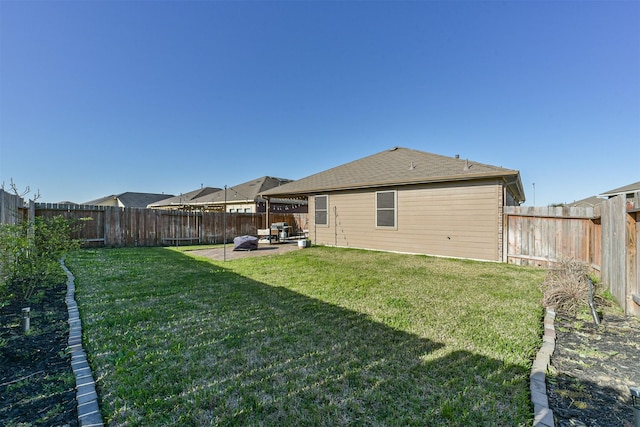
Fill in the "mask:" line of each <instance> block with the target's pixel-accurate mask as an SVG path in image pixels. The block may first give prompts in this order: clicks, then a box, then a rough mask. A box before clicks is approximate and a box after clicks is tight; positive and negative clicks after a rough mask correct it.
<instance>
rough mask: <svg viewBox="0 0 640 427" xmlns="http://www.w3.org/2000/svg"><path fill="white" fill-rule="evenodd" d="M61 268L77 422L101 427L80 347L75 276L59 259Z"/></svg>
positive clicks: (94, 387) (80, 338)
mask: <svg viewBox="0 0 640 427" xmlns="http://www.w3.org/2000/svg"><path fill="white" fill-rule="evenodd" d="M60 265H62V269H63V270H64V272H65V273H66V274H67V295H66V297H65V302H66V303H67V310H68V312H69V351H70V352H71V369H72V370H73V374H74V375H75V377H76V402H77V404H78V423H79V425H80V427H103V426H104V423H103V422H102V415H101V414H100V407H99V406H98V393H96V383H95V382H94V380H93V375H92V374H91V367H90V366H89V362H88V360H87V354H86V353H85V351H84V349H83V348H82V322H81V321H80V312H79V311H78V303H76V299H75V294H76V285H75V282H74V280H75V278H74V277H73V274H71V271H69V269H68V268H67V266H66V265H64V259H62V260H60Z"/></svg>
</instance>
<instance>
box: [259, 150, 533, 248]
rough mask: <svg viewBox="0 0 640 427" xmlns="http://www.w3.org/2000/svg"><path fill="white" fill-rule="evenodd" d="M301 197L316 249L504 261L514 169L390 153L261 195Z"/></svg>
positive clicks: (517, 183) (516, 190) (516, 178)
mask: <svg viewBox="0 0 640 427" xmlns="http://www.w3.org/2000/svg"><path fill="white" fill-rule="evenodd" d="M262 196H263V197H265V198H267V199H269V200H270V199H272V198H300V197H301V198H306V199H308V203H309V213H310V215H309V237H310V238H311V240H312V241H313V242H314V243H315V244H322V245H331V246H338V247H351V248H363V249H373V250H383V251H393V252H404V253H418V254H429V255H438V256H447V257H460V258H472V259H481V260H491V261H501V260H502V254H503V249H502V248H503V242H502V229H503V224H502V221H503V207H504V206H507V205H519V204H520V203H522V202H524V200H525V196H524V189H523V187H522V182H521V180H520V173H519V172H518V171H517V170H512V169H504V168H501V167H496V166H491V165H486V164H482V163H478V162H473V161H469V160H464V159H461V158H459V156H455V157H446V156H441V155H437V154H431V153H426V152H422V151H417V150H412V149H408V148H402V147H395V148H392V149H390V150H386V151H382V152H380V153H377V154H373V155H371V156H368V157H365V158H362V159H359V160H355V161H353V162H350V163H347V164H344V165H341V166H337V167H335V168H332V169H329V170H326V171H324V172H320V173H317V174H315V175H311V176H308V177H306V178H302V179H300V180H297V181H293V182H290V183H288V184H284V185H282V186H280V187H277V188H273V189H271V190H268V191H265V192H263V193H262Z"/></svg>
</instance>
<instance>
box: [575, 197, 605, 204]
mask: <svg viewBox="0 0 640 427" xmlns="http://www.w3.org/2000/svg"><path fill="white" fill-rule="evenodd" d="M602 202H604V199H603V198H600V197H597V196H591V197H587V198H586V199H581V200H576V201H575V202H573V203H569V204H568V206H571V207H585V206H587V207H592V206H598V205H599V204H601V203H602Z"/></svg>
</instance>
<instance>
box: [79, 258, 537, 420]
mask: <svg viewBox="0 0 640 427" xmlns="http://www.w3.org/2000/svg"><path fill="white" fill-rule="evenodd" d="M67 265H68V266H69V267H70V269H71V271H72V272H73V274H74V275H75V276H76V287H77V299H78V303H79V305H80V312H81V317H82V321H83V328H84V340H85V349H86V350H87V352H88V357H89V360H90V363H91V366H92V368H93V370H94V376H95V377H96V378H97V387H98V392H99V394H100V399H101V401H100V404H101V408H102V413H103V417H104V418H105V421H106V422H107V423H108V424H109V425H112V426H115V425H150V426H159V425H176V426H178V425H179V426H190V425H194V426H196V425H198V426H200V425H238V426H240V425H243V426H244V425H252V426H257V425H277V426H304V425H308V426H340V425H367V426H372V425H379V426H383V425H386V426H400V425H403V426H405V425H416V426H425V425H438V426H439V425H460V426H469V425H509V426H514V425H531V422H532V420H533V415H532V408H531V406H530V398H529V373H530V368H531V360H532V359H533V357H534V356H535V353H536V351H537V349H538V348H539V345H540V344H541V333H542V324H541V318H542V315H543V311H542V308H541V306H540V299H541V295H540V293H539V291H538V289H537V286H538V284H539V283H540V282H541V281H542V280H543V278H544V274H545V272H544V271H543V270H538V269H532V268H523V267H515V266H510V265H505V264H496V263H483V262H475V261H464V260H452V259H442V258H432V257H425V256H412V255H400V254H391V253H382V252H368V251H359V250H346V249H336V248H324V247H312V248H308V249H304V250H298V251H293V252H290V253H287V254H283V255H277V256H267V257H255V258H246V259H240V260H233V261H227V262H226V263H225V262H220V261H211V260H206V259H202V258H194V257H192V256H190V255H189V253H188V252H184V251H179V250H176V249H168V248H144V249H97V250H96V249H93V250H82V251H78V252H77V253H75V254H73V256H69V257H67Z"/></svg>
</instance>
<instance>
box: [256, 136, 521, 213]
mask: <svg viewBox="0 0 640 427" xmlns="http://www.w3.org/2000/svg"><path fill="white" fill-rule="evenodd" d="M493 177H495V178H503V179H504V180H505V182H506V183H507V186H509V188H510V190H511V193H512V194H513V196H514V197H515V198H516V199H517V200H518V202H520V203H521V202H523V201H524V199H525V196H524V189H523V187H522V182H521V180H520V173H519V172H518V171H517V170H512V169H504V168H501V167H497V166H491V165H486V164H482V163H478V162H473V161H469V160H465V159H460V158H458V157H457V156H456V157H447V156H442V155H438V154H432V153H426V152H424V151H417V150H412V149H408V148H403V147H395V148H392V149H390V150H385V151H382V152H380V153H377V154H373V155H371V156H368V157H364V158H362V159H359V160H355V161H353V162H350V163H346V164H344V165H341V166H337V167H334V168H332V169H328V170H326V171H324V172H320V173H317V174H314V175H311V176H308V177H306V178H302V179H300V180H297V181H293V182H291V183H289V184H285V185H283V186H282V187H279V188H274V189H271V190H268V191H265V192H263V193H262V195H264V196H277V195H278V196H288V197H292V196H296V195H303V194H313V193H317V192H324V191H336V190H347V189H364V188H373V187H384V186H397V185H408V184H422V183H435V182H450V181H467V180H474V179H482V178H493Z"/></svg>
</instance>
